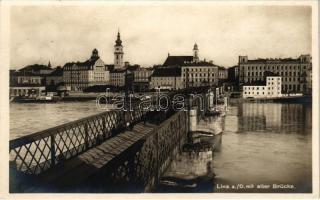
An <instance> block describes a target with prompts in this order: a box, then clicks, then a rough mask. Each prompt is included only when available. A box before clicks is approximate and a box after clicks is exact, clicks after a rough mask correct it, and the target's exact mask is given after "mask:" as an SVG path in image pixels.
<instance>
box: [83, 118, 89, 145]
mask: <svg viewBox="0 0 320 200" xmlns="http://www.w3.org/2000/svg"><path fill="white" fill-rule="evenodd" d="M84 143H85V146H86V149H88V148H89V133H88V123H85V124H84Z"/></svg>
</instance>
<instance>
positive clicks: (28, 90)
mask: <svg viewBox="0 0 320 200" xmlns="http://www.w3.org/2000/svg"><path fill="white" fill-rule="evenodd" d="M42 92H45V86H43V85H42V77H41V76H40V75H39V74H34V73H31V72H26V71H24V72H20V71H10V90H9V95H10V97H16V96H29V97H33V96H35V97H36V96H40V95H41V94H42Z"/></svg>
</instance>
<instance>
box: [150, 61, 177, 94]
mask: <svg viewBox="0 0 320 200" xmlns="http://www.w3.org/2000/svg"><path fill="white" fill-rule="evenodd" d="M182 88H183V86H182V82H181V68H179V67H171V68H168V67H157V68H156V69H154V72H153V74H152V75H151V81H150V89H165V90H178V89H182Z"/></svg>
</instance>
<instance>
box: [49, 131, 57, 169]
mask: <svg viewBox="0 0 320 200" xmlns="http://www.w3.org/2000/svg"><path fill="white" fill-rule="evenodd" d="M54 144H55V135H51V136H50V153H51V167H53V166H55V165H56V148H55V146H54Z"/></svg>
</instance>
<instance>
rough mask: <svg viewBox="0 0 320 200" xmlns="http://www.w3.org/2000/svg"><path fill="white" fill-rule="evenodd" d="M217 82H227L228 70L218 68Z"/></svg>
mask: <svg viewBox="0 0 320 200" xmlns="http://www.w3.org/2000/svg"><path fill="white" fill-rule="evenodd" d="M218 74H219V80H227V79H228V69H226V68H224V67H220V66H219V67H218Z"/></svg>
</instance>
